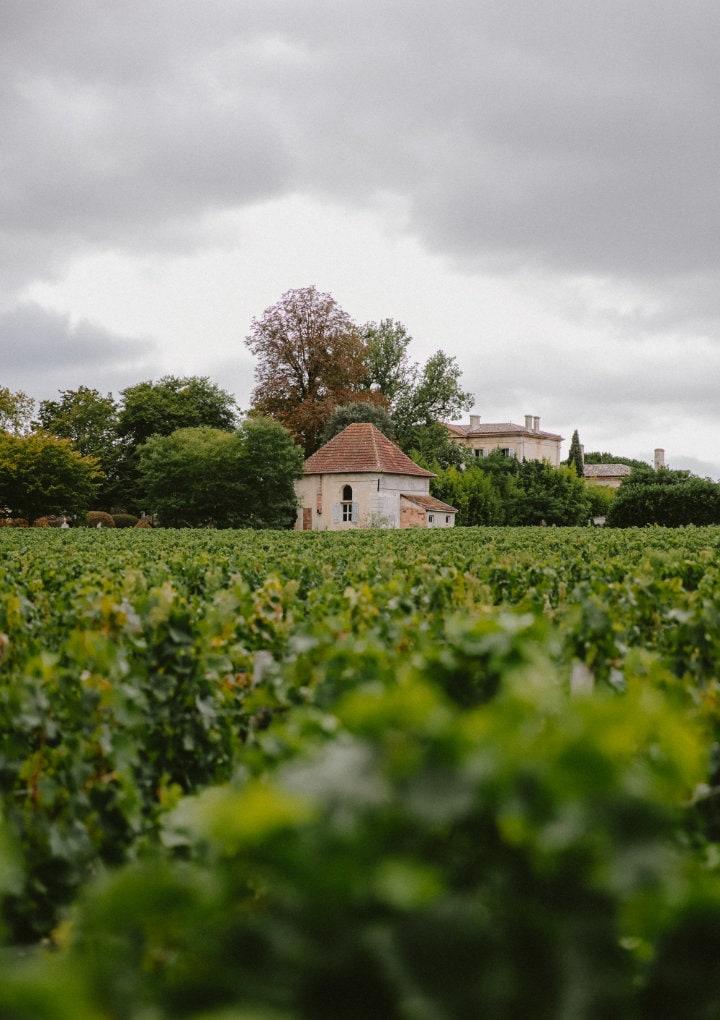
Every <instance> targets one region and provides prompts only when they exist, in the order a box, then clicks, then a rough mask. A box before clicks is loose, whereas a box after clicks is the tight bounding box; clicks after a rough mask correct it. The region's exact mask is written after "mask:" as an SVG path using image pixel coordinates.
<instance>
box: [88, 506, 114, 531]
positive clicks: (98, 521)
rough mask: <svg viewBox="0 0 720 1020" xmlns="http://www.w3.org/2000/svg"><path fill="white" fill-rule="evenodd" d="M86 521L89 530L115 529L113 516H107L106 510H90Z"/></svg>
mask: <svg viewBox="0 0 720 1020" xmlns="http://www.w3.org/2000/svg"><path fill="white" fill-rule="evenodd" d="M86 521H87V527H88V528H114V527H115V521H114V520H113V518H112V517H111V515H110V514H106V513H105V511H104V510H88V513H87V518H86Z"/></svg>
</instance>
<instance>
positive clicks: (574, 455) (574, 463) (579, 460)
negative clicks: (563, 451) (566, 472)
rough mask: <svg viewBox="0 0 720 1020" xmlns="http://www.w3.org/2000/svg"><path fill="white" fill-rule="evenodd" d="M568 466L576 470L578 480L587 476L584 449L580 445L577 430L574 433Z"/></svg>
mask: <svg viewBox="0 0 720 1020" xmlns="http://www.w3.org/2000/svg"><path fill="white" fill-rule="evenodd" d="M567 465H568V467H574V468H575V474H576V475H577V476H578V478H583V477H584V476H585V465H584V463H583V449H582V446H581V445H580V436H579V435H578V430H577V429H575V431H574V432H573V434H572V439H571V440H570V450H569V452H568V459H567Z"/></svg>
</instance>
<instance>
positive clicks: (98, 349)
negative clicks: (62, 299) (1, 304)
mask: <svg viewBox="0 0 720 1020" xmlns="http://www.w3.org/2000/svg"><path fill="white" fill-rule="evenodd" d="M154 355H155V350H154V347H153V344H152V342H150V341H146V340H141V339H138V338H132V337H123V336H119V335H117V334H114V333H111V332H110V331H109V330H107V329H105V328H103V327H102V326H99V325H98V324H96V323H91V322H87V321H81V322H78V323H77V324H75V325H73V324H72V323H71V322H70V320H69V318H68V316H66V315H61V314H59V313H57V312H52V311H48V310H47V309H44V308H41V307H40V306H39V305H36V304H31V303H27V304H23V305H20V306H18V307H16V308H13V309H11V310H9V311H6V312H4V313H2V314H0V384H1V385H4V386H8V387H9V388H10V389H12V390H19V389H22V390H23V391H25V392H27V393H29V394H30V395H31V396H33V397H35V398H36V399H45V398H47V397H50V396H54V395H55V393H56V392H57V390H59V389H77V387H78V386H90V387H94V388H97V389H99V390H101V391H103V392H107V391H118V390H119V389H121V388H123V387H124V386H128V385H132V384H133V383H135V382H139V381H141V379H144V378H148V377H149V376H151V375H152V374H153V359H154Z"/></svg>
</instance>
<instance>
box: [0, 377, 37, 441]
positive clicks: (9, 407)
mask: <svg viewBox="0 0 720 1020" xmlns="http://www.w3.org/2000/svg"><path fill="white" fill-rule="evenodd" d="M34 410H35V401H34V400H33V398H32V397H29V396H28V395H27V393H24V392H23V391H22V390H17V391H16V392H13V391H12V390H10V389H8V387H7V386H0V431H2V432H9V433H11V435H14V436H20V435H23V434H24V433H26V432H28V431H29V429H30V424H31V419H32V416H33V411H34Z"/></svg>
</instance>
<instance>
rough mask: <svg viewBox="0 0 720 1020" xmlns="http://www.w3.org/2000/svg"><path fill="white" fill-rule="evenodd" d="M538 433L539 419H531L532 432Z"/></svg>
mask: <svg viewBox="0 0 720 1020" xmlns="http://www.w3.org/2000/svg"><path fill="white" fill-rule="evenodd" d="M539 431H540V419H539V418H533V432H539Z"/></svg>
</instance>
